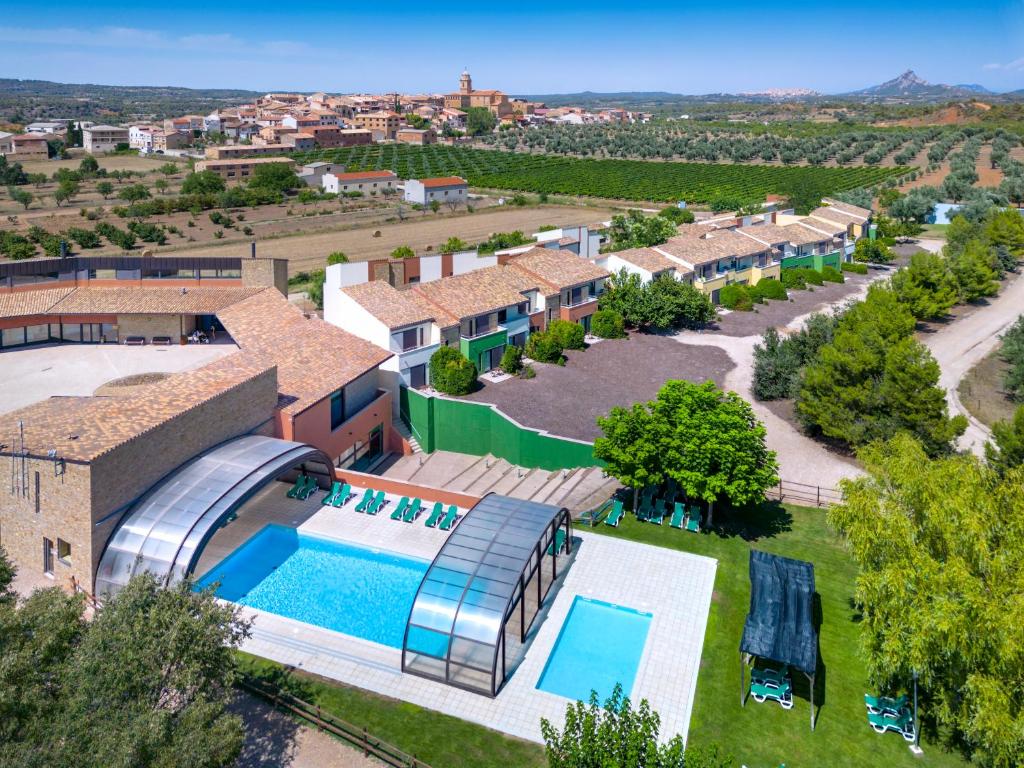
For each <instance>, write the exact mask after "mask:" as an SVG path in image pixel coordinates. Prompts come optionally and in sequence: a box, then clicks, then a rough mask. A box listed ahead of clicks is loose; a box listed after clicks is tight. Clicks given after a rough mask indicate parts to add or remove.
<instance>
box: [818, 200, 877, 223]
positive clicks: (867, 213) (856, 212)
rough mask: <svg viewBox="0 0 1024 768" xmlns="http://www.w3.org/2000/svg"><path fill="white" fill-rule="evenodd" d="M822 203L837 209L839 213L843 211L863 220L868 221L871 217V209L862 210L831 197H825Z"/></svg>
mask: <svg viewBox="0 0 1024 768" xmlns="http://www.w3.org/2000/svg"><path fill="white" fill-rule="evenodd" d="M821 201H822V202H823V203H825V205H827V206H829V207H830V208H835V209H836V210H837V211H842V212H843V213H846V214H850V215H852V216H859V217H860V218H861V219H868V218H870V217H871V209H870V208H861V207H860V206H859V205H851V204H850V203H844V202H842V201H840V200H835V199H833V198H831V197H823V198H822V199H821Z"/></svg>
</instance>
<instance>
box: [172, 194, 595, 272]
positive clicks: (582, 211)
mask: <svg viewBox="0 0 1024 768" xmlns="http://www.w3.org/2000/svg"><path fill="white" fill-rule="evenodd" d="M611 215H612V212H611V211H610V210H605V209H594V208H576V207H570V206H553V205H544V206H537V207H524V208H519V207H501V208H489V209H487V210H486V211H483V212H479V213H473V214H464V213H463V214H461V215H458V216H455V217H449V216H445V215H439V214H433V213H427V214H425V215H424V214H419V213H415V214H413V215H412V216H411V217H410V218H408V219H406V221H404V222H393V223H388V224H379V225H376V226H366V227H361V228H359V229H346V230H342V231H333V232H320V233H311V234H297V235H293V236H290V237H281V236H278V237H276V238H271V239H260V238H257V240H258V244H257V247H256V250H257V254H258V255H259V256H263V257H267V258H270V257H273V258H279V259H288V260H289V262H290V264H289V271H290V272H291V273H292V274H294V273H296V272H299V271H303V270H309V269H316V268H319V267H322V266H323V265H324V263H325V262H326V259H327V254H329V253H331V252H333V251H343V252H344V253H345V254H347V255H348V257H349V259H351V260H353V261H357V260H359V261H365V260H369V259H377V258H383V257H386V256H388V255H389V254H390V253H391V251H393V250H394V249H395V248H397V247H398V246H400V245H408V246H409V247H411V248H412V249H413V250H415V251H417V252H418V253H422V252H424V251H426V250H427V248H428V247H430V248H433V249H436V248H437V246H438V245H440V244H441V243H443V242H444V241H446V240H447V239H448V238H449V237H459V238H461V239H463V240H465V241H466V242H468V243H475V242H479V241H481V240H485V239H487V237H488V236H490V235H491V234H492V233H494V232H509V231H513V230H517V229H518V230H522V231H523V232H524V233H526V234H530V233H532V232H536V231H537V228H538V227H540V226H541V225H544V224H549V225H552V226H572V225H576V224H585V223H587V222H594V221H598V220H600V219H601V218H602V217H604V218H607V217H609V216H611ZM247 220H248V217H247ZM376 232H380V236H379V237H375V236H374V234H375V233H376ZM167 250H168V249H166V248H158V249H157V251H158V252H166V251H167ZM173 251H174V252H175V253H190V254H191V253H192V252H193V251H197V253H196V255H202V256H248V255H249V242H248V239H246V240H245V241H244V242H236V243H226V244H223V245H219V244H218V245H210V244H204V245H195V246H192V245H189V246H188V247H177V248H174V249H173Z"/></svg>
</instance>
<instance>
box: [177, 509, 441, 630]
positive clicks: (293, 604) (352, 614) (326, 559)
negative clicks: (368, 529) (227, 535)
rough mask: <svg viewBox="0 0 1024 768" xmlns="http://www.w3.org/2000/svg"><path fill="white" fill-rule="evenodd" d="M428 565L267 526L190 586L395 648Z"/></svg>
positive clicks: (234, 601) (409, 558) (423, 561)
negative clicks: (214, 588)
mask: <svg viewBox="0 0 1024 768" xmlns="http://www.w3.org/2000/svg"><path fill="white" fill-rule="evenodd" d="M429 565H430V564H429V563H428V562H427V561H425V560H417V559H414V558H411V557H405V556H403V555H396V554H394V553H391V552H380V551H375V550H372V549H364V548H362V547H357V546H352V545H350V544H343V543H340V542H336V541H332V540H330V539H324V538H320V537H319V536H311V535H309V534H306V533H300V532H298V531H296V530H295V529H294V528H287V527H285V526H280V525H268V526H267V527H265V528H263V529H261V530H260V532H259V533H257V534H256V535H255V536H253V537H252V538H251V539H249V540H248V541H247V542H246V543H245V544H244V545H243V546H241V547H240V548H239V549H237V550H235V551H234V552H233V553H232V554H231V555H230V556H229V557H227V558H225V559H224V560H222V561H221V562H220V563H219V564H217V565H215V566H214V567H213V568H211V569H210V571H209V572H208V573H207V574H206V575H205V576H203V578H202V579H201V580H200V581H199V582H198V584H197V588H200V589H201V588H203V587H208V586H211V585H212V584H214V583H215V582H218V581H219V582H220V587H219V588H218V589H217V596H218V597H220V598H223V599H224V600H230V601H231V602H233V603H238V604H239V605H245V606H248V607H250V608H256V609H258V610H261V611H268V612H270V613H276V614H277V615H279V616H286V617H287V618H289V619H296V620H298V621H303V622H306V623H307V624H315V625H317V626H319V627H325V628H327V629H333V630H334V631H336V632H344V633H345V634H346V635H354V636H356V637H361V638H363V639H365V640H372V641H373V642H375V643H382V644H383V645H390V646H392V647H394V648H401V647H402V635H403V634H404V632H405V623H406V621H407V619H408V618H409V609H410V608H411V607H412V601H413V598H414V597H415V596H416V590H417V589H418V588H419V586H420V582H421V581H422V580H423V575H424V574H425V573H426V572H427V567H428V566H429Z"/></svg>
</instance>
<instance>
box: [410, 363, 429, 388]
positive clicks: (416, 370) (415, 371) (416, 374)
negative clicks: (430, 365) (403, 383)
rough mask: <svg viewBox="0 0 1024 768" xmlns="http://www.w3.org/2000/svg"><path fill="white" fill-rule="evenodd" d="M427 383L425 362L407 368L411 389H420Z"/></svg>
mask: <svg viewBox="0 0 1024 768" xmlns="http://www.w3.org/2000/svg"><path fill="white" fill-rule="evenodd" d="M426 385H427V364H426V363H420V364H419V365H414V366H412V367H411V368H410V369H409V386H410V387H412V388H413V389H420V388H421V387H425V386H426Z"/></svg>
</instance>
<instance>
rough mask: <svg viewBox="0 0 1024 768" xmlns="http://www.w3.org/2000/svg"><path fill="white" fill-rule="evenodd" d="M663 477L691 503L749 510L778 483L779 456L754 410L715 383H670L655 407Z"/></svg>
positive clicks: (709, 523) (711, 521)
mask: <svg viewBox="0 0 1024 768" xmlns="http://www.w3.org/2000/svg"><path fill="white" fill-rule="evenodd" d="M651 410H652V412H653V413H654V418H655V423H656V424H657V426H658V429H657V430H656V432H655V435H656V436H657V442H658V454H659V456H660V457H661V458H660V461H661V464H662V468H663V470H662V471H663V472H664V474H665V475H666V476H667V477H669V478H672V479H674V480H675V481H676V482H677V483H679V486H680V488H681V489H682V490H683V493H685V494H686V495H687V496H689V497H691V498H694V497H696V498H700V499H703V500H704V501H706V502H707V503H708V526H711V525H712V524H713V518H712V515H713V512H714V505H715V502H717V501H719V500H725V501H728V502H729V503H730V504H731V505H732V506H744V505H746V504H750V503H753V502H757V501H760V500H762V499H764V494H765V492H766V491H767V490H768V489H769V488H771V487H772V486H773V485H777V484H778V482H779V477H778V463H777V462H776V460H775V452H774V451H769V450H768V446H767V442H766V435H767V431H766V430H765V428H764V425H763V424H762V423H761V422H760V421H759V420H758V419H757V417H756V416H755V415H754V412H753V410H752V409H751V407H750V404H749V403H748V402H746V401H745V400H743V398H741V397H740V396H739V395H737V394H736V393H735V392H722V391H721V390H720V389H718V387H717V386H715V383H714V382H712V381H707V382H704V383H703V384H693V383H691V382H688V381H667V382H665V384H664V386H662V388H661V389H660V390H659V391H658V396H657V398H656V399H655V401H654V402H653V403H652V405H651Z"/></svg>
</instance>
